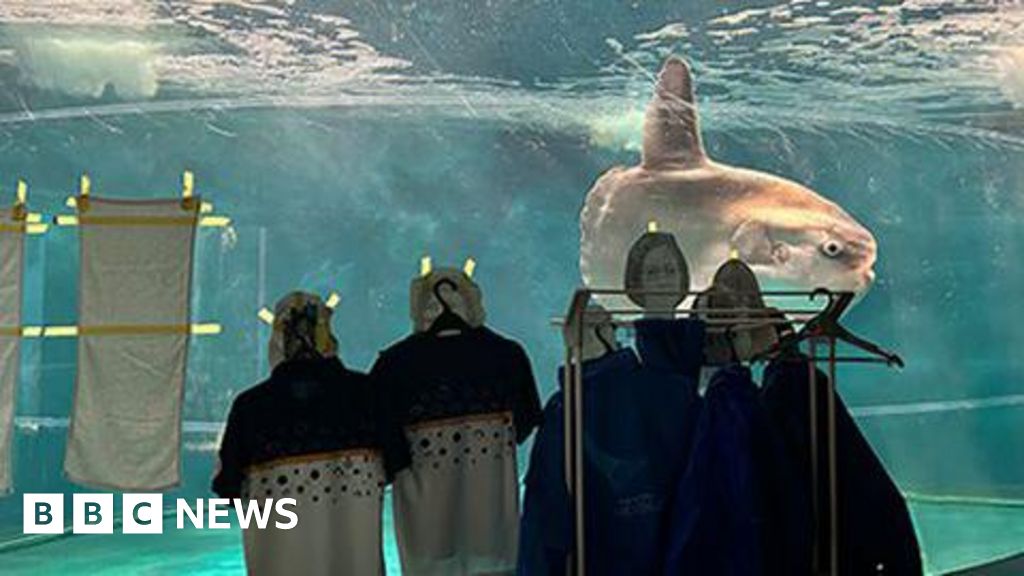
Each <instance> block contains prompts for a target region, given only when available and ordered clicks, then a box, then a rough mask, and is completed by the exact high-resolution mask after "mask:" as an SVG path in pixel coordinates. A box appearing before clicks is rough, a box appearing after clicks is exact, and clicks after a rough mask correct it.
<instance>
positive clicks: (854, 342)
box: [756, 288, 904, 368]
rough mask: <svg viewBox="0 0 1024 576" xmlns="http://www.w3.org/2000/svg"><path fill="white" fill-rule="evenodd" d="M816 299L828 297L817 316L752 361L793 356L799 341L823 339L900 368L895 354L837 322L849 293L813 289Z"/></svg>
mask: <svg viewBox="0 0 1024 576" xmlns="http://www.w3.org/2000/svg"><path fill="white" fill-rule="evenodd" d="M819 296H825V297H827V298H828V305H826V306H825V309H824V310H822V311H821V313H820V314H818V315H817V316H815V317H814V318H812V319H810V320H809V321H808V322H807V324H805V325H804V327H803V329H801V330H800V331H799V332H797V333H795V334H790V335H788V336H786V337H784V338H783V339H782V341H780V342H779V343H778V344H776V345H775V346H773V347H772V348H771V349H769V350H767V351H765V352H764V353H762V354H759V355H758V356H757V357H756V360H765V359H771V358H775V357H776V356H778V355H779V354H780V353H793V352H794V351H795V349H796V348H797V347H798V346H799V344H800V342H803V341H804V340H809V339H812V338H827V339H830V340H838V341H842V342H845V343H847V344H849V345H851V346H853V347H855V348H859V349H861V350H863V351H864V352H867V353H868V354H871V355H872V356H875V357H878V358H881V359H882V360H885V362H886V364H888V365H890V366H896V367H898V368H903V367H904V363H903V359H902V358H900V356H899V355H898V354H896V353H895V352H890V351H888V350H885V349H884V348H882V347H881V346H878V345H877V344H875V343H873V342H869V341H867V340H865V339H863V338H861V337H860V336H857V335H856V334H853V333H852V332H850V331H849V330H847V329H846V327H844V326H843V325H842V324H840V323H839V318H840V317H842V315H843V313H844V312H846V310H847V309H848V308H849V307H850V304H852V303H853V293H852V292H839V293H836V292H832V291H831V290H829V289H827V288H817V289H816V290H814V292H812V293H811V300H815V299H817V298H818V297H819Z"/></svg>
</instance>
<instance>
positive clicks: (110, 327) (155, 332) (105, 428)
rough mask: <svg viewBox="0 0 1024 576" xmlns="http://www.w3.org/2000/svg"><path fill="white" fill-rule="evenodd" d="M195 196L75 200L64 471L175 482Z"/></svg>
mask: <svg viewBox="0 0 1024 576" xmlns="http://www.w3.org/2000/svg"><path fill="white" fill-rule="evenodd" d="M198 206H199V201H198V198H194V199H189V200H181V199H174V200H145V201H138V200H132V201H128V200H108V199H100V198H95V197H92V198H88V199H85V198H82V199H80V201H79V203H78V210H79V240H80V251H81V272H80V278H79V303H78V307H79V335H78V377H77V381H76V383H75V393H74V407H73V410H72V414H71V424H70V430H69V432H68V442H67V451H66V453H65V459H64V470H65V473H66V474H67V476H68V478H69V479H71V480H72V481H74V482H76V483H79V484H84V485H89V486H96V487H105V488H113V489H118V490H126V491H129V490H131V491H155V490H164V489H168V488H171V487H174V486H176V485H177V484H178V483H179V481H180V449H179V448H180V443H181V405H182V393H183V390H184V383H185V366H186V359H187V350H188V342H189V332H190V328H189V326H190V324H189V295H190V287H191V279H192V251H193V250H192V248H193V242H194V239H195V229H196V223H197V218H198Z"/></svg>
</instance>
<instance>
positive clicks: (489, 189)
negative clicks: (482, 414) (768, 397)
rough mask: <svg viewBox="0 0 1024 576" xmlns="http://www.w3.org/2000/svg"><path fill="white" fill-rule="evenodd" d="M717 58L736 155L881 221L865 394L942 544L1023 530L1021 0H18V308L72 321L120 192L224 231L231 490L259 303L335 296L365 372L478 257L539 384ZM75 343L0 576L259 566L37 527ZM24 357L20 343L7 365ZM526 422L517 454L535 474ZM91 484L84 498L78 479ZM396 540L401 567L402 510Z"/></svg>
mask: <svg viewBox="0 0 1024 576" xmlns="http://www.w3.org/2000/svg"><path fill="white" fill-rule="evenodd" d="M670 56H679V57H681V58H685V60H686V61H687V62H688V63H689V65H690V66H691V68H692V70H693V76H694V83H695V88H696V93H697V103H698V105H699V109H700V120H701V124H702V126H701V127H702V133H703V139H704V147H705V148H706V150H707V154H708V155H709V156H710V157H712V158H714V159H715V160H716V161H719V162H723V163H727V164H730V165H734V166H743V167H748V168H751V169H756V170H759V171H763V172H767V173H771V174H776V175H779V176H782V177H785V178H787V179H789V180H791V181H793V182H797V183H800V184H802V185H803V186H806V187H808V188H810V189H813V190H815V191H817V192H818V193H820V194H821V195H822V196H824V197H826V198H828V199H829V200H831V201H832V202H834V203H836V204H837V205H838V206H841V207H842V208H843V210H845V211H846V212H847V213H848V214H850V215H851V217H852V218H854V219H855V220H856V221H857V222H858V223H859V224H860V225H862V226H863V227H864V228H865V229H867V230H869V231H870V233H871V234H872V235H873V236H874V238H875V240H876V241H877V261H876V263H875V265H874V272H875V275H876V277H875V279H874V282H873V286H871V288H870V290H868V291H866V292H865V293H864V294H863V295H862V296H861V297H860V299H859V300H858V302H857V303H856V305H855V306H854V307H853V308H852V309H851V311H850V312H849V313H848V314H847V315H846V316H845V318H844V322H845V324H846V325H847V326H848V327H849V328H851V329H852V330H855V331H856V332H857V333H859V334H863V335H869V336H870V338H871V339H872V340H873V341H875V342H878V343H882V344H884V345H885V346H886V347H888V348H890V349H893V350H896V351H898V353H899V354H900V355H901V356H902V358H903V359H904V360H905V361H906V367H905V368H903V369H899V370H897V369H889V368H885V367H879V366H870V365H843V366H841V367H840V368H839V373H838V377H837V385H838V389H839V391H840V393H841V395H842V397H843V399H844V400H845V402H846V404H847V405H848V406H849V407H850V409H851V412H852V414H853V415H854V417H855V419H856V422H857V424H858V425H859V426H860V428H861V430H862V431H863V432H864V434H865V436H866V437H867V438H868V439H869V441H870V443H871V445H872V447H873V448H874V450H875V452H876V453H877V454H878V456H879V457H880V459H881V460H882V461H883V462H884V464H885V466H886V468H887V469H888V471H889V473H890V474H891V476H892V477H893V478H894V480H895V481H896V483H897V484H898V486H899V488H900V490H901V491H902V492H903V494H904V496H905V497H906V500H907V502H908V505H909V507H910V510H911V513H912V516H913V520H914V526H915V530H916V533H917V537H918V539H919V542H920V545H921V548H922V554H923V557H924V564H925V566H926V568H927V571H928V573H930V574H946V573H952V572H955V571H958V570H962V569H967V568H970V567H972V566H976V565H981V564H985V563H989V562H994V561H999V560H1004V559H1007V558H1011V557H1013V556H1015V555H1019V554H1021V553H1022V552H1024V359H1022V353H1021V351H1022V350H1024V321H1022V319H1024V302H1018V300H1017V297H1018V296H1020V295H1022V294H1024V268H1022V267H1021V254H1022V250H1024V8H1022V7H1021V6H1020V5H1018V4H1017V3H1012V2H997V1H992V0H966V1H965V0H956V1H954V0H906V1H898V0H887V1H877V2H868V1H839V0H818V1H814V0H794V1H792V2H784V1H780V0H739V1H734V2H718V1H713V0H687V1H680V0H677V1H671V2H670V1H641V0H635V1H631V2H612V1H608V0H601V1H595V0H562V1H556V0H538V1H530V2H527V1H519V0H487V1H486V2H484V1H480V2H473V1H462V0H458V1H457V0H443V1H438V2H417V1H413V0H220V1H218V0H201V1H200V0H196V1H179V0H162V1H155V0H80V1H75V0H64V1H50V0H38V1H35V0H32V1H29V0H4V1H3V2H0V197H2V199H3V204H4V209H5V210H6V208H7V205H8V203H9V202H13V201H14V199H15V196H16V189H17V182H18V181H19V180H21V181H24V182H25V184H26V185H27V187H26V188H25V191H26V192H27V201H28V209H29V210H30V211H31V212H33V213H38V214H40V215H41V218H42V220H41V222H42V223H48V224H49V226H48V229H47V230H46V231H45V233H39V234H32V235H28V236H26V237H25V240H24V242H25V247H24V250H25V252H24V266H23V271H22V273H23V291H22V292H23V308H22V322H21V323H22V324H23V325H25V326H74V325H75V324H76V322H77V319H78V306H79V302H78V271H79V265H80V262H79V250H78V245H79V237H78V231H77V229H76V228H75V227H73V226H62V225H58V222H57V220H55V219H56V218H57V217H60V216H66V215H70V214H73V213H74V212H73V209H72V208H71V207H70V206H69V205H68V198H69V197H71V196H74V195H75V194H77V193H78V191H79V187H80V182H81V177H82V175H88V177H89V179H90V181H91V191H92V194H94V195H96V196H105V197H116V198H133V199H142V198H176V197H179V195H180V194H181V188H182V174H183V173H184V172H186V171H188V172H191V173H192V174H194V191H195V194H196V195H197V196H201V198H202V200H203V201H204V202H208V203H210V204H212V209H213V210H212V212H211V213H210V214H211V215H214V216H218V217H223V218H225V219H227V221H222V222H221V224H222V225H217V226H203V227H200V228H199V229H198V230H197V232H196V239H195V245H194V256H193V277H192V290H191V307H192V310H191V316H192V321H193V322H195V323H206V324H216V325H219V327H220V329H219V330H218V331H215V333H207V334H196V335H194V336H193V337H192V338H191V341H190V343H189V354H188V369H187V377H186V381H185V382H186V383H185V390H184V398H183V415H182V416H183V424H182V430H183V432H182V438H181V446H180V449H181V458H182V462H183V475H182V482H181V484H180V486H178V487H176V488H174V489H172V490H170V491H169V492H167V493H166V494H165V497H190V498H198V497H210V496H211V494H210V478H211V476H212V474H213V468H214V463H215V460H216V450H217V447H218V441H219V439H218V437H219V434H220V432H221V429H222V427H223V423H224V419H225V415H226V414H227V411H228V408H229V406H230V404H231V401H232V399H233V398H234V397H235V396H236V395H237V394H238V393H239V392H241V391H243V390H246V389H248V388H249V387H251V386H253V385H254V384H256V383H257V382H259V381H261V380H263V379H264V378H266V377H267V375H268V374H269V371H270V367H269V365H268V359H267V341H268V339H269V337H270V328H269V327H268V326H267V324H266V322H264V321H263V320H261V318H260V315H259V311H260V310H261V309H262V308H264V307H269V308H272V307H273V305H274V303H275V302H276V301H277V300H278V299H279V298H280V297H282V296H283V295H285V294H287V293H288V292H290V291H292V290H296V289H302V290H307V291H311V292H315V293H318V294H321V295H324V297H325V298H326V297H327V295H329V294H331V293H337V295H338V296H339V297H340V302H339V303H338V305H337V308H336V311H335V313H334V332H335V334H336V335H337V338H338V341H339V350H340V354H341V356H342V358H343V359H344V361H345V363H346V365H348V366H349V367H351V368H354V369H358V370H368V369H369V368H370V366H371V365H372V364H373V362H374V361H375V359H376V358H377V354H378V352H379V351H380V350H382V349H384V348H385V347H387V346H388V345H390V344H391V343H393V342H394V341H396V340H398V339H400V338H402V337H404V336H406V335H407V334H409V333H410V331H411V329H412V326H411V321H410V318H409V283H410V281H411V280H412V279H413V278H415V277H416V276H417V275H418V274H419V272H420V266H421V259H422V258H423V257H425V256H429V257H430V258H431V260H432V262H433V263H434V265H435V266H441V265H448V266H455V267H461V266H462V265H463V263H464V262H465V261H466V260H467V259H469V258H471V259H472V260H473V261H474V262H475V264H476V267H475V272H474V279H475V280H476V282H477V283H478V284H479V285H480V287H481V289H482V292H483V302H484V306H485V308H486V313H487V322H488V324H489V325H490V326H492V327H493V328H494V329H496V330H498V331H500V332H501V333H503V334H506V335H509V336H511V337H514V338H515V339H517V340H518V341H520V342H521V343H522V344H523V345H524V347H525V349H526V350H527V352H528V353H529V357H530V360H531V363H532V367H533V372H534V375H535V377H536V380H537V383H538V387H539V390H540V396H541V399H542V400H543V399H546V398H547V397H549V396H550V395H551V394H552V393H553V392H554V391H555V390H556V389H557V378H556V375H557V370H558V367H559V365H560V364H561V363H562V361H563V358H564V354H565V351H564V347H563V342H562V334H561V332H560V330H559V329H558V327H557V326H556V325H555V323H553V320H556V319H558V318H559V317H562V316H563V315H564V314H565V313H566V310H567V309H568V306H569V301H570V297H571V296H572V294H573V291H574V290H575V289H577V288H578V287H580V286H581V284H582V281H583V280H582V278H581V272H580V241H581V238H580V236H581V232H580V213H581V208H582V207H583V205H584V199H585V197H586V194H587V192H588V190H590V189H591V187H592V186H593V185H594V182H595V181H596V180H597V179H598V177H599V176H600V175H601V174H603V173H605V172H606V171H607V170H608V169H609V168H611V167H613V166H617V165H621V166H634V165H636V164H638V163H639V162H640V156H641V149H642V140H643V124H644V111H645V107H646V106H647V103H648V100H649V99H650V97H651V94H652V90H653V87H654V85H655V82H656V76H657V73H658V70H659V69H660V67H661V66H662V63H663V62H664V61H665V60H666V58H668V57H670ZM76 357H77V354H76V343H75V338H74V337H35V338H28V337H26V338H24V339H23V340H22V343H21V347H20V368H19V376H18V380H17V384H16V400H15V414H16V417H15V419H14V437H13V443H12V458H13V470H14V474H13V478H12V488H13V490H12V492H11V493H10V494H8V495H6V496H4V497H2V498H0V573H3V574H33V575H42V574H65V575H68V574H111V575H113V574H142V573H145V574H206V575H214V574H217V575H219V574H238V573H242V572H243V571H244V569H245V564H244V559H243V553H242V540H241V535H240V532H239V531H238V530H226V531H218V530H189V529H185V530H169V531H167V532H165V533H164V534H162V535H159V536H134V535H126V534H122V533H120V532H119V531H115V533H114V534H112V535H83V534H73V533H71V532H70V530H69V531H67V533H64V534H59V535H52V536H46V537H43V536H30V535H26V534H23V525H22V513H23V509H22V503H23V500H22V496H23V494H25V493H63V494H67V495H70V494H71V493H73V492H85V491H90V489H88V488H85V487H83V486H79V485H76V484H74V483H72V482H71V481H70V480H69V479H68V478H66V477H65V476H64V473H63V461H64V451H65V443H66V438H67V437H68V417H69V414H70V412H71V410H72V398H73V390H74V385H75V380H76V371H77V367H76ZM0 368H2V369H3V370H9V369H11V367H10V366H9V365H5V366H2V367H0ZM528 450H529V444H528V443H527V445H525V446H524V447H521V448H520V464H521V467H523V468H525V461H526V455H527V453H528ZM68 502H70V496H68ZM384 539H385V542H384V548H385V555H386V558H387V562H388V569H389V572H390V573H393V574H397V573H399V567H398V559H397V552H396V544H395V542H394V536H393V531H392V530H391V525H390V513H389V512H388V513H387V514H385V527H384Z"/></svg>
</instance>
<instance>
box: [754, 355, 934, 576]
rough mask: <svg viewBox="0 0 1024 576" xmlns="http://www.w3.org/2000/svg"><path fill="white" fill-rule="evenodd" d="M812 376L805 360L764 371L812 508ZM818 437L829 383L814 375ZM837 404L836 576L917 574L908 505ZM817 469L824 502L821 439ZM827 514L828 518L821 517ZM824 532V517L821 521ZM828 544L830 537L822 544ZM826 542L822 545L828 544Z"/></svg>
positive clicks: (768, 399) (767, 397)
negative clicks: (819, 469) (839, 575)
mask: <svg viewBox="0 0 1024 576" xmlns="http://www.w3.org/2000/svg"><path fill="white" fill-rule="evenodd" d="M809 380H810V371H809V368H808V364H807V359H806V358H803V357H795V358H790V359H782V360H776V361H775V362H772V364H770V365H769V366H768V368H767V369H766V370H765V375H764V389H763V392H762V393H763V397H764V401H765V405H766V406H767V407H768V409H769V410H770V411H771V413H772V415H773V416H774V419H775V420H776V422H777V423H778V426H779V428H780V429H781V430H782V431H783V433H784V435H785V438H786V441H787V443H788V444H789V446H790V447H791V450H790V451H791V452H792V453H793V454H794V455H795V456H797V458H798V464H797V465H798V466H799V468H798V470H807V471H808V472H807V473H805V474H801V475H799V477H798V478H797V480H798V482H800V484H799V485H800V487H801V491H800V493H801V494H804V495H806V498H807V499H808V504H806V505H807V506H808V507H809V506H810V503H809V499H810V494H811V492H810V484H811V479H810V473H809V471H810V466H811V465H810V413H809V410H810V406H809V402H810V399H809V397H808V396H809V395H808V392H809ZM815 381H816V384H817V386H818V395H817V399H818V411H817V413H818V414H819V417H820V422H819V426H820V427H819V430H823V431H824V430H826V420H825V418H826V416H825V414H826V412H825V411H826V406H827V404H826V402H827V396H826V392H827V385H828V377H827V376H826V375H825V374H824V373H823V372H821V371H820V370H819V371H818V372H817V376H816V380H815ZM835 398H836V405H835V406H836V456H837V461H836V467H837V479H838V509H839V518H838V522H839V573H840V574H899V575H900V576H903V575H908V576H913V575H915V574H921V573H922V566H921V552H920V550H919V548H918V544H917V538H916V536H915V534H914V525H913V523H912V522H911V519H910V513H909V512H908V510H907V505H906V502H905V501H904V499H903V496H902V495H901V494H900V491H899V489H898V488H897V486H896V484H895V483H894V482H893V481H892V478H890V477H889V474H888V473H887V472H886V470H885V467H884V466H883V465H882V463H881V462H880V461H879V460H878V457H877V456H876V455H875V453H874V451H873V450H872V449H871V445H870V444H869V443H868V441H867V440H866V439H865V438H864V436H863V434H861V432H860V430H859V429H858V428H857V424H856V423H855V422H854V420H853V418H852V417H851V416H850V413H849V412H848V411H847V410H846V406H845V405H844V404H843V401H842V399H841V398H840V397H839V395H838V394H836V396H835ZM819 438H821V439H822V440H821V441H820V442H819V456H818V461H819V462H821V463H822V473H821V476H820V478H821V483H820V486H819V488H818V494H819V501H820V502H828V484H827V482H826V479H827V476H826V474H827V468H825V466H826V464H825V463H826V462H827V451H826V450H827V445H826V444H825V442H824V436H823V435H822V436H819ZM824 512H826V514H827V510H826V511H824ZM821 524H822V526H823V527H824V528H825V529H826V530H827V529H828V526H829V521H828V518H827V516H825V517H824V518H823V520H822V523H821ZM826 538H827V536H826ZM826 541H827V540H826Z"/></svg>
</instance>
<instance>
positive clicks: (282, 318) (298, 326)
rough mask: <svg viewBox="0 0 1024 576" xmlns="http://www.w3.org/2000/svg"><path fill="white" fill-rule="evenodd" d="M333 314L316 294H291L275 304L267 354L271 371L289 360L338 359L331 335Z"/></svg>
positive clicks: (334, 341)
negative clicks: (332, 357)
mask: <svg viewBox="0 0 1024 576" xmlns="http://www.w3.org/2000/svg"><path fill="white" fill-rule="evenodd" d="M332 313H333V311H332V310H331V309H330V308H328V307H327V306H326V305H325V304H324V303H323V301H322V300H321V299H320V297H319V296H317V295H316V294H309V293H307V292H291V293H289V294H287V295H286V296H285V297H283V298H281V299H280V300H278V301H277V304H276V305H275V306H274V323H273V328H272V330H273V332H272V333H271V335H270V344H269V349H268V353H267V357H268V359H269V360H270V368H271V369H274V368H276V367H277V365H278V364H280V363H282V362H285V361H289V360H312V359H316V358H330V357H331V356H335V355H337V353H338V340H337V339H336V338H335V337H334V334H332V333H331V315H332Z"/></svg>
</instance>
